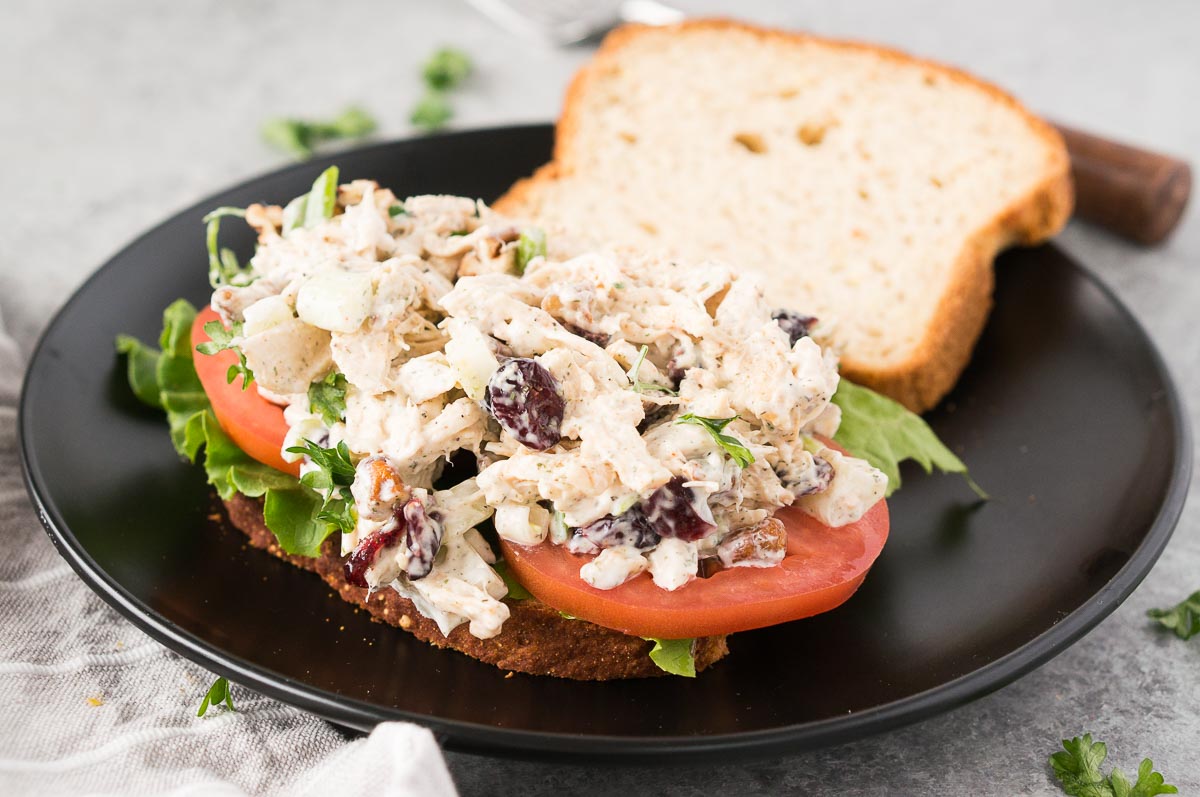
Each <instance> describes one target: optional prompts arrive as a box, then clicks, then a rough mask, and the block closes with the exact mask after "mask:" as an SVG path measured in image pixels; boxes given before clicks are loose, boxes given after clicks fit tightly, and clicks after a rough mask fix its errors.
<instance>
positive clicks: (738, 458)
mask: <svg viewBox="0 0 1200 797" xmlns="http://www.w3.org/2000/svg"><path fill="white" fill-rule="evenodd" d="M737 417H738V416H736V415H734V416H733V417H732V418H701V417H700V416H699V415H693V414H692V413H690V412H689V413H686V414H684V415H680V416H679V417H678V418H676V419H675V423H691V424H695V425H696V426H700V427H703V428H704V430H705V431H706V432H708V433H709V434H710V435H712V439H713V440H715V441H717V445H719V446H720V447H721V448H723V449H724V450H725V453H727V454H729V456H730V457H732V458H733V461H734V462H736V463H737V464H738V466H739V467H743V468H745V467H748V466H749V465H750V464H751V463H752V462H754V455H753V454H751V453H750V449H748V448H746V446H745V445H743V444H742V441H741V440H738V439H737V438H736V437H734V436H732V435H727V434H725V431H724V430H725V427H726V426H728V425H729V424H731V423H733V421H734V419H735V418H737Z"/></svg>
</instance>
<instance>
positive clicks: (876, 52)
mask: <svg viewBox="0 0 1200 797" xmlns="http://www.w3.org/2000/svg"><path fill="white" fill-rule="evenodd" d="M1071 205H1072V188H1071V183H1070V177H1069V170H1068V159H1067V153H1066V149H1065V146H1064V144H1063V142H1062V139H1061V137H1060V136H1059V135H1058V133H1057V132H1056V131H1055V130H1054V129H1053V128H1052V127H1051V126H1050V125H1048V124H1046V123H1045V122H1043V121H1041V120H1040V119H1038V118H1036V117H1034V116H1033V115H1031V114H1030V113H1029V112H1028V111H1026V110H1025V109H1024V108H1022V107H1021V106H1020V105H1019V104H1018V103H1017V102H1016V101H1015V100H1014V99H1013V98H1012V97H1010V96H1008V95H1007V94H1005V93H1003V92H1002V91H1000V90H999V89H997V88H996V87H994V86H991V85H989V84H987V83H984V82H982V81H980V80H977V79H975V78H973V77H971V76H969V75H966V74H964V73H962V72H959V71H957V70H955V69H951V68H949V67H945V66H941V65H938V64H934V63H930V62H928V61H922V60H918V59H916V58H912V57H910V56H907V55H904V54H902V53H898V52H894V51H891V50H887V49H883V48H880V47H874V46H870V45H863V44H853V43H847V42H838V41H830V40H826V39H820V38H817V37H814V36H807V35H803V34H794V33H785V32H781V31H774V30H766V29H762V28H756V27H751V26H748V25H743V24H739V23H734V22H728V21H721V20H707V21H704V20H702V21H692V22H686V23H682V24H680V25H675V26H670V27H663V28H651V27H642V26H628V27H624V28H620V29H618V30H616V31H614V32H613V33H612V34H610V35H609V36H608V38H606V39H605V41H604V45H603V46H602V47H601V49H600V51H599V53H598V54H597V55H596V57H595V58H594V59H593V60H592V61H591V62H590V63H589V64H588V65H586V66H585V67H584V68H583V69H582V70H581V71H580V72H579V73H578V74H577V75H576V77H575V79H574V81H573V82H572V84H571V87H570V90H569V91H568V93H567V97H566V103H565V106H564V108H563V113H562V117H561V119H560V120H559V122H558V130H557V138H556V143H555V150H554V160H553V162H552V163H550V164H548V165H547V166H545V167H543V168H542V169H541V170H539V171H538V172H537V173H536V174H535V175H534V176H533V177H531V178H528V179H526V180H523V181H521V182H518V183H517V184H516V185H514V186H513V187H512V189H511V190H510V191H509V192H508V194H507V195H505V196H504V197H503V198H501V199H500V200H499V201H498V202H497V203H496V204H495V208H496V209H497V210H499V211H500V212H502V213H505V214H507V215H511V216H514V217H517V218H522V219H526V220H531V221H533V222H536V223H539V224H541V225H543V226H545V227H547V228H548V229H550V230H560V231H563V232H567V233H570V234H571V235H572V236H574V237H575V238H577V239H579V240H580V242H581V244H582V245H590V244H593V243H596V242H613V241H615V242H620V243H625V244H629V245H633V246H638V247H643V248H645V247H662V248H666V249H667V250H668V251H671V252H673V253H676V254H678V255H679V256H680V257H682V258H687V259H691V260H694V261H700V260H703V259H705V258H717V259H722V260H726V261H728V262H730V263H734V264H740V265H742V266H743V267H745V268H747V269H750V268H753V269H757V270H758V271H760V272H762V274H763V275H764V277H765V278H766V281H767V284H768V286H769V292H770V294H771V295H772V296H774V297H776V302H777V303H778V304H779V305H780V306H786V307H789V308H791V309H793V310H796V311H799V312H803V313H808V314H811V315H815V316H817V317H818V318H820V319H821V320H822V321H823V322H825V329H826V331H827V332H828V335H829V339H830V341H831V343H832V345H833V346H834V348H836V349H837V350H839V351H840V353H841V356H842V370H843V373H844V374H845V375H846V376H848V377H849V378H850V379H852V380H855V381H858V382H862V383H864V384H867V385H869V386H871V387H873V388H875V389H876V390H879V391H881V392H884V393H886V394H888V395H890V396H892V397H894V398H896V399H897V400H899V401H900V402H902V403H904V404H905V405H906V406H908V407H909V408H911V409H913V410H917V411H923V410H925V409H928V408H930V407H932V406H933V405H935V404H936V403H937V402H938V401H939V400H940V399H941V398H942V396H943V395H945V393H946V392H947V391H948V390H949V389H950V388H951V387H953V385H954V383H955V381H956V380H957V379H958V376H959V374H960V373H961V372H962V369H963V368H964V367H965V366H966V363H967V360H968V359H969V357H970V354H971V350H972V348H973V347H974V345H975V341H976V339H977V338H978V336H979V334H980V332H981V331H982V329H983V325H984V321H985V320H986V318H987V314H988V311H989V309H990V305H991V294H992V286H993V275H992V261H993V259H994V257H995V255H996V253H997V252H998V251H999V250H1000V249H1003V248H1005V247H1007V246H1009V245H1011V244H1032V243H1036V242H1038V241H1041V240H1043V239H1045V238H1046V237H1048V236H1050V235H1053V234H1054V233H1055V232H1057V231H1058V230H1059V229H1060V228H1061V227H1062V226H1063V224H1065V222H1066V220H1067V217H1068V216H1069V214H1070V210H1071Z"/></svg>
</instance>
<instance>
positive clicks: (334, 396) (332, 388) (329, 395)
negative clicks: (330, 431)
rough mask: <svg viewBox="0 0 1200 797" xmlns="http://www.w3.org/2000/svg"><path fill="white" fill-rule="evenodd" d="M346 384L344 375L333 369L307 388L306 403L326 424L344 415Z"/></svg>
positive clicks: (331, 424) (340, 419)
mask: <svg viewBox="0 0 1200 797" xmlns="http://www.w3.org/2000/svg"><path fill="white" fill-rule="evenodd" d="M347 386H348V385H347V382H346V377H345V376H344V375H343V374H340V373H338V372H337V371H334V372H333V373H331V374H329V375H328V376H326V377H325V378H324V379H322V380H321V381H320V382H313V383H312V386H311V387H309V388H308V404H309V406H310V407H311V408H312V411H313V412H315V413H317V414H318V415H320V416H321V420H322V421H324V422H325V425H326V426H333V425H334V424H335V423H339V422H340V421H342V420H343V419H344V418H345V417H346V388H347Z"/></svg>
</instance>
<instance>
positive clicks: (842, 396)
mask: <svg viewBox="0 0 1200 797" xmlns="http://www.w3.org/2000/svg"><path fill="white" fill-rule="evenodd" d="M833 403H834V404H836V405H838V407H840V408H841V410H842V423H841V426H839V427H838V431H837V434H836V435H834V437H833V439H834V441H835V442H836V443H837V444H838V445H840V446H841V447H842V448H844V449H846V450H847V451H849V452H850V453H851V454H852V455H853V456H856V457H859V458H861V459H865V460H866V461H867V462H870V463H871V464H872V465H873V466H875V467H876V468H879V470H881V471H883V473H884V475H886V476H887V478H888V486H887V495H889V496H890V495H891V494H892V493H894V492H896V490H898V489H900V463H901V462H902V461H904V460H906V459H911V460H915V461H916V462H917V463H918V464H919V465H920V466H921V467H922V468H924V469H925V472H926V473H932V472H933V469H934V468H937V469H938V470H940V471H944V472H946V473H961V474H962V475H963V478H965V479H966V480H967V484H968V485H970V487H971V489H972V490H974V491H975V494H976V495H978V496H979V497H980V498H982V499H985V500H986V499H987V497H988V495H987V493H985V492H984V491H983V490H982V489H981V488H980V487H979V485H978V484H976V483H975V482H974V480H972V479H971V477H970V475H968V473H967V466H966V465H964V464H963V462H962V460H960V459H959V458H958V457H956V456H955V455H954V452H953V451H951V450H950V449H948V448H946V445H945V444H944V443H943V442H942V441H941V440H939V439H938V437H937V435H936V434H934V432H933V430H932V429H930V428H929V424H927V423H925V421H923V420H922V419H921V416H919V415H917V414H916V413H913V412H910V411H909V410H908V409H906V408H905V407H904V406H903V405H902V404H899V403H897V402H895V401H892V400H891V399H890V398H888V397H887V396H881V395H880V394H878V393H876V392H875V391H874V390H871V389H869V388H865V387H863V386H861V385H856V384H854V383H853V382H850V381H848V380H846V379H842V380H841V381H840V382H839V383H838V389H837V392H836V393H835V394H834V396H833Z"/></svg>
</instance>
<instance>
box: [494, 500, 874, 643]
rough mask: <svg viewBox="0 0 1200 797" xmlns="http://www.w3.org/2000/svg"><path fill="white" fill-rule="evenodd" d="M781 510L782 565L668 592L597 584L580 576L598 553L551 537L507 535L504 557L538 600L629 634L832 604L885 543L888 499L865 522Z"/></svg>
mask: <svg viewBox="0 0 1200 797" xmlns="http://www.w3.org/2000/svg"><path fill="white" fill-rule="evenodd" d="M776 517H778V518H779V519H780V520H782V521H783V523H784V525H785V526H786V527H787V530H788V545H787V556H786V558H785V559H784V560H783V563H782V564H780V565H779V566H778V567H766V568H754V567H735V568H731V569H728V570H721V571H718V572H717V573H715V574H714V575H713V576H711V577H710V578H697V579H695V580H694V581H692V582H690V583H688V584H686V585H685V586H682V587H680V588H679V589H677V590H675V591H674V592H668V591H667V590H665V589H660V588H659V587H657V586H655V584H654V582H653V581H651V579H650V574H649V573H642V574H641V575H639V576H637V577H636V578H633V579H631V580H629V581H627V582H625V583H624V584H622V585H621V586H619V587H616V588H614V589H610V590H601V589H596V588H595V587H593V586H591V585H590V584H588V583H587V582H586V581H584V580H583V579H581V578H580V577H579V568H580V567H581V566H582V565H584V564H586V563H587V562H588V561H589V560H590V559H592V558H593V557H591V556H577V555H575V554H571V553H569V552H568V551H567V549H566V548H565V547H563V546H561V545H554V544H552V543H549V542H544V543H542V544H541V545H535V546H530V547H526V546H523V545H514V544H512V543H510V542H507V541H505V540H501V541H500V547H501V549H503V551H504V559H505V560H506V561H507V562H508V566H509V567H510V568H512V571H513V572H514V573H515V574H516V576H517V578H518V579H519V580H520V582H521V584H523V585H524V586H525V587H526V588H527V589H528V590H529V591H530V592H531V593H533V594H534V596H535V597H537V599H538V600H540V601H542V602H543V603H545V604H548V605H550V606H553V607H554V608H555V609H558V610H559V611H562V612H566V613H567V614H571V615H574V616H575V617H579V618H581V619H583V620H590V621H591V622H593V623H596V624H597V625H602V626H604V627H605V628H614V629H616V630H618V631H623V632H625V633H626V634H633V635H635V636H644V637H658V638H659V639H688V638H691V637H701V636H712V635H715V634H731V633H733V632H735V631H746V630H749V629H751V628H762V627H764V626H769V625H776V624H778V623H783V622H787V621H789V620H799V619H800V618H802V617H811V616H812V615H814V614H820V613H821V612H827V611H829V610H830V609H833V608H835V607H837V606H839V605H841V604H842V603H843V602H844V601H845V600H846V599H847V598H849V597H850V596H851V595H853V594H854V591H855V590H857V589H858V585H859V584H861V583H862V581H863V578H865V577H866V575H867V570H868V569H869V568H870V567H871V564H872V563H873V562H874V561H875V558H876V557H877V556H879V552H880V551H881V550H883V544H884V542H886V541H887V535H888V509H887V503H886V502H884V501H880V502H879V503H877V504H876V505H875V506H873V507H871V509H870V510H869V511H868V512H867V514H866V515H864V516H863V517H862V519H861V520H859V521H858V522H857V523H851V524H850V525H848V526H842V527H841V528H830V527H828V526H825V525H823V524H821V523H819V522H818V521H816V520H814V519H813V518H811V517H809V516H808V515H805V514H804V513H803V512H801V511H799V510H798V509H785V510H782V511H781V512H779V513H778V514H777V515H776Z"/></svg>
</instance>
